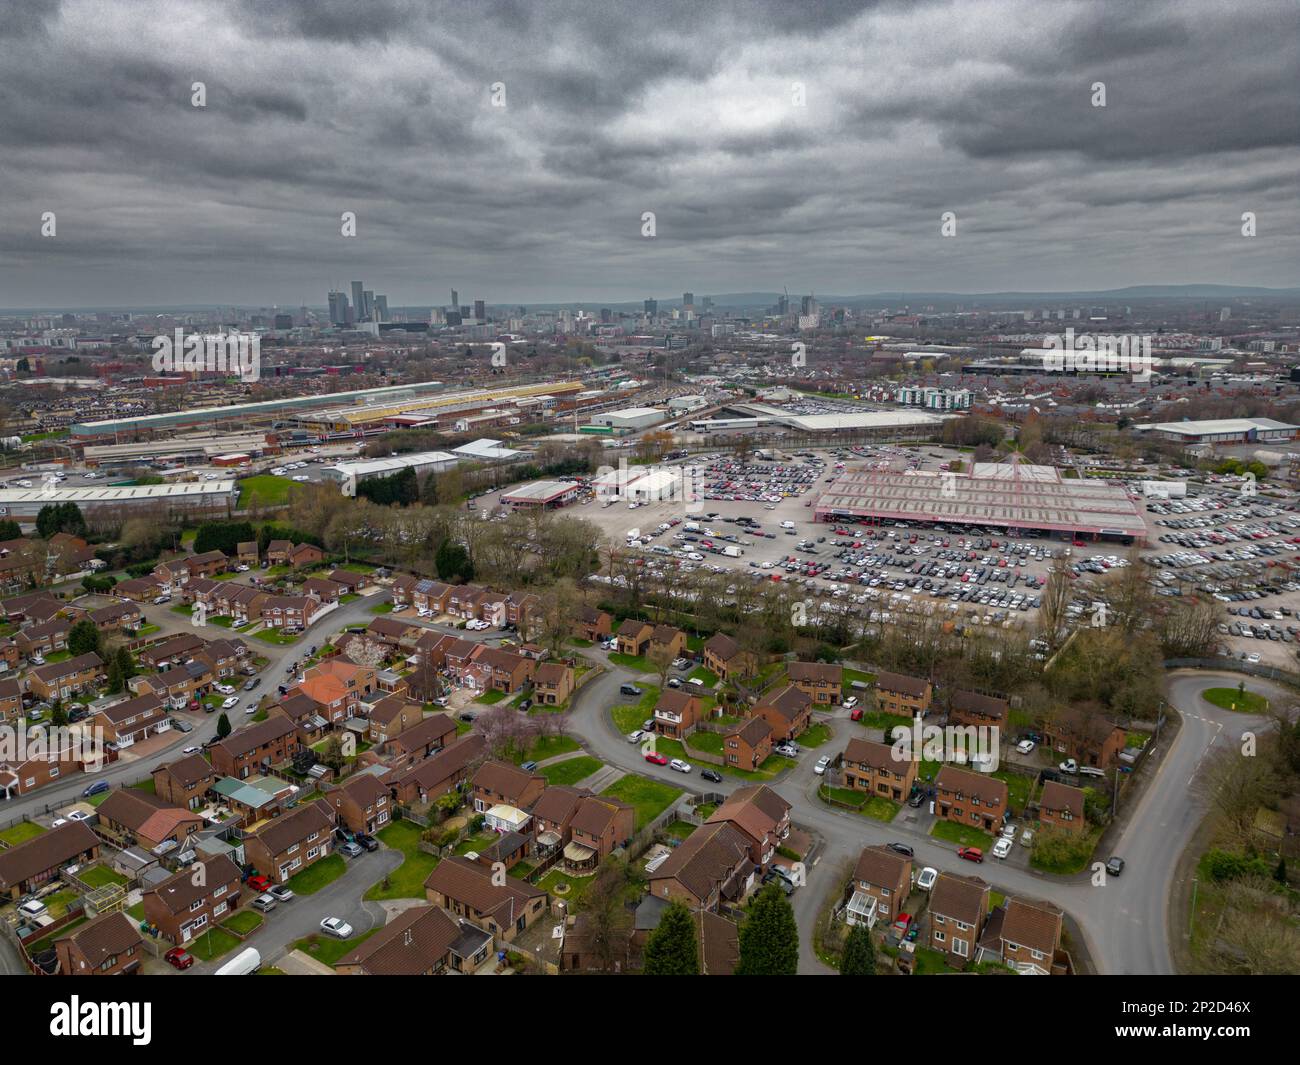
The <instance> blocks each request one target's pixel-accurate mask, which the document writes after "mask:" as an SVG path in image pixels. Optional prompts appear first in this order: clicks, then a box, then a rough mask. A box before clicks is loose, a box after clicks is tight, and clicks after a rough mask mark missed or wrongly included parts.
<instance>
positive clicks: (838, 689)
mask: <svg viewBox="0 0 1300 1065" xmlns="http://www.w3.org/2000/svg"><path fill="white" fill-rule="evenodd" d="M786 676H787V677H789V678H790V683H791V684H793V685H794V686H795V687H796V688H798V689H799V690H800V691H801V692H803V693H804V694H805V695H806V696H808V698H809V699H811V700H812V701H813V702H814V703H816V704H818V705H819V706H838V705H839V702H840V697H841V695H842V694H843V691H844V687H843V685H844V667H843V666H841V665H840V664H839V663H838V662H791V663H790V664H789V666H787V667H786Z"/></svg>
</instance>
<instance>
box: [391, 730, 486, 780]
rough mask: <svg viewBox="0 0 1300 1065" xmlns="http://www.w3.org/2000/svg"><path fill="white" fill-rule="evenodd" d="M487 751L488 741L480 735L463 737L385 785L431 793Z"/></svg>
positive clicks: (397, 774) (392, 776)
mask: <svg viewBox="0 0 1300 1065" xmlns="http://www.w3.org/2000/svg"><path fill="white" fill-rule="evenodd" d="M486 749H487V741H486V740H485V739H484V738H483V736H482V735H481V734H479V733H477V732H471V733H470V734H469V735H467V736H462V737H461V738H460V739H458V740H457V741H456V742H455V743H449V744H448V745H447V746H446V747H444V748H443V749H442V750H440V751H438V752H437V753H436V754H432V755H430V756H429V757H428V758H422V759H420V761H418V762H416V763H415V764H414V765H412V766H408V767H407V768H405V769H402V770H398V771H395V772H393V773H389V774H388V775H387V776H385V777H384V783H385V784H388V785H389V786H390V787H400V786H401V785H404V784H408V783H415V784H418V785H419V786H420V787H421V788H423V789H424V790H425V791H431V790H432V789H433V788H435V787H436V786H438V785H439V784H442V783H445V782H446V781H448V780H451V779H452V777H454V776H456V774H457V773H459V772H461V770H463V769H464V768H465V767H466V766H468V765H469V764H470V763H471V762H473V761H474V759H476V758H478V757H479V756H480V755H482V754H483V752H484V751H485V750H486Z"/></svg>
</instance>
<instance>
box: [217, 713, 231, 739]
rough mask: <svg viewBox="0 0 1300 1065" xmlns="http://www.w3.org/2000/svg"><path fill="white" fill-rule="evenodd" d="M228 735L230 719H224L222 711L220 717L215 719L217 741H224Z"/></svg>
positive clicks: (224, 714)
mask: <svg viewBox="0 0 1300 1065" xmlns="http://www.w3.org/2000/svg"><path fill="white" fill-rule="evenodd" d="M229 735H230V718H228V717H226V713H225V711H224V710H223V711H222V712H221V716H220V717H219V718H217V739H219V740H224V739H225V738H226V737H227V736H229Z"/></svg>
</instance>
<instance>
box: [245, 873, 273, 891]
mask: <svg viewBox="0 0 1300 1065" xmlns="http://www.w3.org/2000/svg"><path fill="white" fill-rule="evenodd" d="M270 886H271V878H270V877H269V876H262V875H261V874H260V873H259V874H258V875H256V876H250V877H249V878H248V890H249V891H256V892H259V893H261V892H264V891H266V890H267V889H268V888H270Z"/></svg>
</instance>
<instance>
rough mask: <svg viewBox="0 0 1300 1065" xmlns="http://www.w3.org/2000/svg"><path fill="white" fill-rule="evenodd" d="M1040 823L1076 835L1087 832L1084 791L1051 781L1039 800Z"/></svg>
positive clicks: (1045, 785) (1044, 787)
mask: <svg viewBox="0 0 1300 1065" xmlns="http://www.w3.org/2000/svg"><path fill="white" fill-rule="evenodd" d="M1038 823H1039V824H1040V825H1042V826H1043V827H1044V828H1059V829H1061V830H1062V831H1065V832H1070V833H1072V834H1075V835H1077V834H1078V833H1080V832H1085V831H1087V828H1088V820H1087V817H1086V816H1085V814H1084V793H1083V789H1082V788H1075V787H1071V786H1070V785H1069V784H1062V783H1060V782H1059V781H1055V780H1049V781H1048V782H1047V783H1046V784H1044V785H1043V794H1042V795H1040V796H1039V798H1038Z"/></svg>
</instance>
